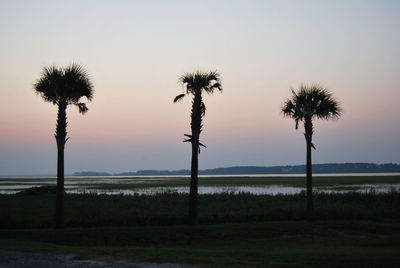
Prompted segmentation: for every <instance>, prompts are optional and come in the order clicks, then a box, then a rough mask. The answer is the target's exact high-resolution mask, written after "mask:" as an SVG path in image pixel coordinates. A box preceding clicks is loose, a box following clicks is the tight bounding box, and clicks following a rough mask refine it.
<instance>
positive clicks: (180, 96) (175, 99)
mask: <svg viewBox="0 0 400 268" xmlns="http://www.w3.org/2000/svg"><path fill="white" fill-rule="evenodd" d="M185 96H186V94H180V95H178V96H176V97H175V98H174V103H175V102H178V101H180V100H181V99H182V98H183V97H185Z"/></svg>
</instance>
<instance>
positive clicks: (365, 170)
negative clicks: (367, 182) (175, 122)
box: [0, 163, 400, 178]
mask: <svg viewBox="0 0 400 268" xmlns="http://www.w3.org/2000/svg"><path fill="white" fill-rule="evenodd" d="M305 172H306V166H305V165H286V166H269V167H267V166H233V167H225V168H213V169H204V170H199V175H210V176H213V175H242V176H243V175H251V176H254V175H260V176H262V175H296V174H305ZM399 172H400V164H395V163H386V164H374V163H327V164H314V165H313V174H315V175H317V174H343V175H345V174H360V175H361V174H369V173H399ZM65 175H66V176H68V177H71V176H76V177H79V176H80V177H82V176H85V177H95V176H188V175H190V170H188V169H180V170H138V171H132V172H121V173H109V172H97V171H81V172H75V173H73V174H65ZM55 176H56V174H19V175H0V178H7V177H8V178H11V177H14V178H15V177H55Z"/></svg>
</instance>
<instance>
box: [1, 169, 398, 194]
mask: <svg viewBox="0 0 400 268" xmlns="http://www.w3.org/2000/svg"><path fill="white" fill-rule="evenodd" d="M373 175H379V176H382V175H400V174H399V173H396V174H394V173H390V174H365V176H373ZM297 176H298V177H304V175H300V174H299V175H297ZM317 176H330V177H332V176H360V174H318V175H317ZM361 176H364V174H361ZM207 177H213V178H224V177H253V178H257V177H282V178H285V177H296V174H295V175H293V174H290V175H240V176H207ZM200 180H201V178H200ZM188 182H189V178H188V177H187V176H149V177H146V176H143V177H137V176H136V177H117V176H116V177H69V178H66V179H65V190H66V192H67V193H95V194H108V195H114V194H124V195H134V194H138V195H155V194H160V193H189V186H188V185H189V183H188ZM55 184H56V180H55V179H54V178H0V194H14V193H18V192H20V191H22V190H25V189H28V188H32V187H40V186H45V185H55ZM174 184H177V185H174ZM182 184H183V185H184V186H182ZM304 190H305V189H304V187H300V186H288V185H280V184H279V182H277V183H276V184H267V185H263V184H260V185H246V183H244V185H210V186H199V188H198V192H199V194H219V193H229V194H241V193H245V194H253V195H278V194H297V193H300V192H301V191H304ZM313 190H314V191H317V192H324V193H347V192H370V191H374V192H376V193H384V192H390V191H400V183H374V184H338V185H335V184H334V185H328V186H326V185H325V186H315V187H314V188H313Z"/></svg>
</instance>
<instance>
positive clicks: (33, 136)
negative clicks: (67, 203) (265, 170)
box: [0, 0, 400, 175]
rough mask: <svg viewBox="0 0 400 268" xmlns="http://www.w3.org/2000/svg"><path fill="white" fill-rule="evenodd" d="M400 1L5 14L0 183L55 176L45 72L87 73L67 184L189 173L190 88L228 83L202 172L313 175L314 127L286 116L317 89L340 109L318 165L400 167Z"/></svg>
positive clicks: (11, 8)
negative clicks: (286, 105)
mask: <svg viewBox="0 0 400 268" xmlns="http://www.w3.org/2000/svg"><path fill="white" fill-rule="evenodd" d="M399 25H400V1H395V0H393V1H384V0H382V1H375V0H374V1H368V0H359V1H356V0H343V1H328V0H327V1H322V0H321V1H295V0H293V1H278V0H277V1H267V0H265V1H232V0H227V1H183V0H182V1H175V0H169V1H99V0H93V1H82V0H81V1H71V0H70V1H40V0H39V1H17V0H10V1H7V0H2V1H1V2H0V37H1V42H0V90H1V100H2V101H1V105H0V130H1V131H0V175H17V174H18V175H27V174H55V173H56V143H55V139H54V130H55V120H56V113H57V108H56V107H55V106H53V105H52V104H50V103H46V102H44V101H43V100H42V99H41V97H40V96H39V95H36V94H35V92H34V90H33V84H34V83H35V81H36V80H37V79H38V78H39V77H40V74H41V70H42V68H43V67H45V66H49V65H53V64H54V65H57V66H66V65H68V64H70V63H73V62H76V63H79V64H81V65H83V66H84V68H85V69H86V70H87V71H88V73H89V74H90V77H91V79H92V81H93V84H94V87H95V95H94V99H93V101H92V102H91V103H88V107H89V111H88V113H87V114H85V115H84V116H82V115H80V114H79V113H78V110H77V109H76V108H75V107H69V108H68V110H67V113H68V114H67V115H68V122H69V123H68V129H67V131H68V136H69V137H70V139H69V140H68V142H67V144H66V150H65V157H66V159H65V172H66V173H73V172H75V171H89V170H90V171H108V172H125V171H136V170H139V169H170V170H173V169H189V168H190V155H191V152H190V150H191V147H190V145H189V144H187V143H183V142H182V141H183V134H184V133H190V105H191V100H190V99H189V98H187V99H184V101H183V102H182V103H178V104H173V103H172V100H173V98H174V97H175V96H176V95H177V94H180V93H182V91H183V88H182V86H181V85H179V84H178V79H179V76H180V75H182V74H183V73H185V72H192V71H195V70H198V69H200V70H218V71H219V72H220V73H221V77H222V85H223V88H224V91H223V93H221V94H220V93H218V92H216V93H215V94H214V95H212V96H211V95H210V96H207V95H206V96H205V103H206V106H207V113H206V116H205V119H204V131H203V132H202V137H201V140H202V141H203V143H204V144H205V145H207V149H205V150H202V153H201V154H200V157H199V168H200V169H205V168H215V167H227V166H235V165H261V166H271V165H287V164H288V165H291V164H304V163H305V140H304V136H303V126H302V125H301V127H300V128H299V130H297V131H296V130H295V124H294V122H293V120H291V119H288V118H284V117H283V115H282V113H281V112H280V107H281V106H282V104H283V102H284V101H285V99H286V98H288V97H290V94H291V91H290V88H294V89H296V88H298V87H299V86H300V85H301V83H306V84H307V83H320V84H321V85H323V86H325V87H327V88H329V89H330V90H331V91H332V93H333V94H334V96H335V97H336V99H337V100H339V102H340V103H341V106H342V108H343V116H342V118H340V119H339V120H336V121H324V122H323V121H316V122H315V129H316V131H315V134H314V139H313V140H314V144H315V146H316V147H317V150H316V151H313V162H314V163H332V162H335V163H343V162H374V163H386V162H393V163H400V31H399Z"/></svg>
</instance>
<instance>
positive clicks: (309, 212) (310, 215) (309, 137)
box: [304, 118, 314, 221]
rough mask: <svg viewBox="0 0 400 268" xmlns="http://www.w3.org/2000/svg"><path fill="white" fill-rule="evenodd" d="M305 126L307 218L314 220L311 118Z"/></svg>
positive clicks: (307, 119)
mask: <svg viewBox="0 0 400 268" xmlns="http://www.w3.org/2000/svg"><path fill="white" fill-rule="evenodd" d="M304 128H305V132H306V133H305V134H304V136H305V138H306V147H307V148H306V150H307V153H306V154H307V155H306V157H307V171H306V174H307V179H306V185H307V220H308V221H312V220H314V209H313V196H312V162H311V146H312V134H313V126H312V121H311V118H306V119H305V122H304Z"/></svg>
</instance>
